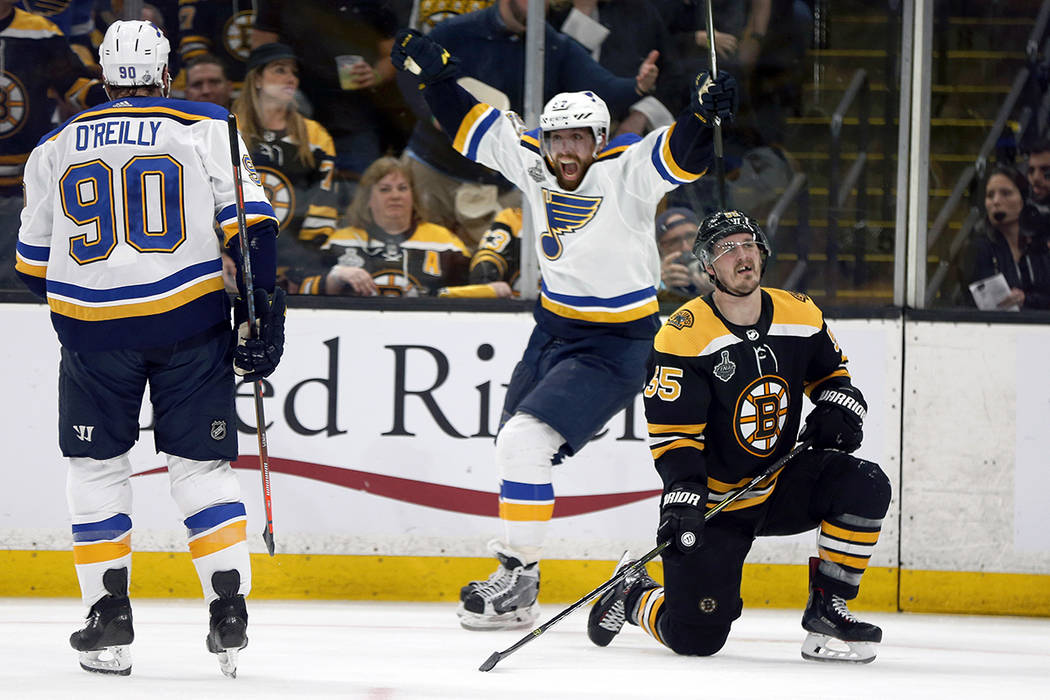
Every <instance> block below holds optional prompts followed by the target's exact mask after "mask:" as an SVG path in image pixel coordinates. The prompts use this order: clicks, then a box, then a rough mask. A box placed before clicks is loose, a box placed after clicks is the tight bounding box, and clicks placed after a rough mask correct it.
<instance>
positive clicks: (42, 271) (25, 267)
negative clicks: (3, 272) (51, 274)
mask: <svg viewBox="0 0 1050 700" xmlns="http://www.w3.org/2000/svg"><path fill="white" fill-rule="evenodd" d="M15 269H16V270H18V271H19V272H21V273H23V274H26V275H29V276H30V277H39V278H40V279H46V278H47V265H32V264H30V263H28V262H26V261H25V260H23V259H22V258H18V260H16V261H15Z"/></svg>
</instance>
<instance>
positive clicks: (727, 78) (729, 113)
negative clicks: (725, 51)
mask: <svg viewBox="0 0 1050 700" xmlns="http://www.w3.org/2000/svg"><path fill="white" fill-rule="evenodd" d="M689 107H690V109H692V110H693V113H694V114H695V115H696V116H697V118H698V119H699V120H700V121H702V122H703V123H704V125H705V126H707V127H709V128H713V127H714V125H715V117H716V116H717V117H720V118H721V119H722V125H723V126H725V125H726V124H729V122H731V121H733V110H734V109H735V108H736V78H734V77H733V76H732V75H730V74H729V73H726V72H725V71H724V70H720V71H718V77H717V78H715V79H714V80H711V74H710V73H708V72H707V71H701V72H700V73H698V74H697V76H696V81H695V82H694V83H693V90H692V95H691V99H690V102H689Z"/></svg>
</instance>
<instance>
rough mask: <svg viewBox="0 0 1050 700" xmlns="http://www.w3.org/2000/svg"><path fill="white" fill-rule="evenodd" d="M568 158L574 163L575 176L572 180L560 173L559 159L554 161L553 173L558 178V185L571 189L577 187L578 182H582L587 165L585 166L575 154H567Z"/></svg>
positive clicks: (564, 188)
mask: <svg viewBox="0 0 1050 700" xmlns="http://www.w3.org/2000/svg"><path fill="white" fill-rule="evenodd" d="M569 159H570V160H572V161H573V162H575V163H576V178H575V179H573V180H567V179H566V178H565V177H564V176H563V175H562V170H561V163H560V162H559V161H555V163H554V175H555V177H556V178H557V179H558V185H559V186H560V187H561V188H562V189H563V190H569V191H572V190H574V189H576V188H577V187H579V186H580V183H581V182H583V176H584V175H585V174H586V173H587V166H585V165H584V164H583V162H582V161H581V160H580V159H579V158H577V157H576V156H569ZM559 160H560V159H559Z"/></svg>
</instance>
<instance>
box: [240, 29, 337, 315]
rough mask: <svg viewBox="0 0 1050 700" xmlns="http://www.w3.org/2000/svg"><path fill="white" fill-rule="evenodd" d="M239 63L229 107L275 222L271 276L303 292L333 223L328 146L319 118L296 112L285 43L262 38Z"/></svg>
mask: <svg viewBox="0 0 1050 700" xmlns="http://www.w3.org/2000/svg"><path fill="white" fill-rule="evenodd" d="M247 67H248V73H247V75H245V78H244V88H243V89H242V90H241V94H240V96H239V97H238V98H237V100H236V102H234V105H233V112H234V113H235V114H236V115H237V124H238V126H239V127H240V130H241V134H242V135H243V136H244V141H245V143H246V144H247V146H248V151H249V153H250V154H251V157H252V160H253V161H254V162H255V167H256V170H257V172H258V176H259V178H260V180H261V182H262V185H263V188H264V189H265V190H266V196H267V198H268V199H269V200H270V202H271V203H272V204H273V208H274V212H275V213H276V214H277V218H278V221H279V222H280V226H281V235H280V236H278V238H277V275H278V284H280V285H281V286H282V287H285V288H286V289H287V290H288V291H289V292H291V293H293V294H294V293H299V294H309V293H312V292H314V291H315V290H311V289H310V288H309V281H308V280H306V279H304V278H305V276H306V270H309V269H313V268H315V267H316V266H317V265H319V264H320V262H321V260H322V255H321V252H320V248H321V246H322V245H323V244H324V243H325V242H326V241H327V240H328V236H330V235H331V234H332V232H333V231H334V230H335V221H336V218H337V211H338V208H337V202H336V193H335V188H334V185H333V168H334V163H335V147H334V146H333V145H332V137H331V136H330V135H329V134H328V131H326V130H325V128H324V127H323V126H321V124H319V123H318V122H315V121H314V120H312V119H307V118H306V117H304V116H303V115H302V114H300V113H299V110H298V106H297V104H296V91H297V90H298V88H299V62H298V59H297V58H296V56H295V54H294V53H293V52H292V49H291V48H289V47H288V46H285V45H284V44H278V43H272V44H263V45H262V46H259V47H257V48H255V49H253V50H252V52H251V54H250V55H249V56H248V63H247Z"/></svg>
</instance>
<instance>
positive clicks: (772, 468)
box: [478, 440, 813, 671]
mask: <svg viewBox="0 0 1050 700" xmlns="http://www.w3.org/2000/svg"><path fill="white" fill-rule="evenodd" d="M812 444H813V441H812V440H806V441H805V442H801V443H799V444H798V445H796V446H795V448H794V449H792V450H791V451H790V452H788V453H787V454H786V455H784V456H783V457H781V458H780V459H778V460H777V461H776V462H774V463H773V464H771V465H769V466H768V467H766V469H764V470H763V471H762V473H761V474H759V475H758V476H756V477H754V478H753V479H751V481H749V482H747V483H746V484H745V485H744V486H743V487H742V488H741V489H740V490H738V491H737V492H736V493H734V494H733V495H732V496H730V497H729V498H727V499H725V500H723V501H722V502H720V503H719V504H718V505H717V506H715V507H714V508H711V509H710V510H708V511H707V512H706V513H704V522H707V521H708V520H710V519H711V518H713V517H714V516H715V515H717V514H718V513H720V512H721V511H722V510H724V509H725V508H726V506H728V505H729V504H730V503H733V502H734V501H736V500H737V499H738V498H740V497H741V496H743V495H744V494H746V493H748V492H749V491H751V489H753V488H755V486H756V485H758V483H759V482H760V481H764V480H765V479H768V478H769V477H771V476H773V475H774V474H776V473H777V472H778V471H780V469H781V468H783V467H784V465H786V464H787V463H788V462H790V461H791V460H792V459H794V458H795V457H796V456H797V455H799V454H800V453H802V452H804V451H806V450H807V449H809V447H810V446H811V445H812ZM670 544H671V543H670V542H661V543H660V544H658V545H656V546H655V547H653V548H652V549H650V550H649V551H648V552H646V553H645V554H643V555H642V556H641V557H639V558H638V559H637V560H635V561H634V562H633V563H632V564H631V565H630V566H625V567H624V568H623V569H621V570H620V571H618V572H616V575H615V576H613V577H612V578H611V579H609V580H608V581H606V582H605V583H603V584H602V585H600V586H598V587H597V588H595V589H594V590H593V591H591V592H590V593H588V594H587V595H585V596H584V597H582V598H580V599H579V600H577V601H576V602H575V603H573V604H572V605H570V606H569V607H567V608H565V609H564V610H562V611H561V612H560V613H558V614H557V615H555V616H554V617H552V618H551V619H549V620H547V621H546V622H544V623H543V624H542V625H540V626H539V627H537V628H536V629H534V630H532V631H531V632H529V633H528V634H527V635H525V636H524V637H522V638H521V639H519V640H518V641H517V642H515V643H514V644H512V645H511V646H509V647H507V648H506V649H504V650H503V651H494V652H492V654H491V655H490V656H489V658H487V659H485V661H484V663H482V664H481V665H480V666H478V670H479V671H491V670H492V669H493V668H495V667H496V664H498V663H499V662H500V661H502V660H503V659H505V658H507V657H508V656H510V655H511V654H513V653H514V652H516V651H517V650H518V649H520V648H522V647H523V646H525V645H526V644H528V643H529V642H531V641H532V640H533V639H536V637H539V636H540V635H541V634H543V633H544V632H546V631H547V630H549V629H550V628H551V627H553V626H554V625H556V624H558V623H559V622H561V621H562V620H563V619H565V618H566V617H568V616H569V615H571V614H572V613H574V612H576V611H577V610H579V609H580V608H582V607H583V606H584V605H586V604H587V603H589V602H591V601H592V600H594V599H595V598H597V597H598V596H600V595H602V594H603V593H605V592H606V591H607V590H609V589H610V588H612V587H613V586H615V585H616V584H618V583H619V582H620V581H622V580H623V579H624V578H626V577H627V576H628V575H630V574H633V573H634V572H635V571H637V570H638V569H640V568H642V567H644V566H645V565H646V564H648V563H649V562H650V561H652V560H653V559H655V558H656V557H658V556H660V553H661V552H663V551H664V550H665V549H667V547H668V546H670Z"/></svg>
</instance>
